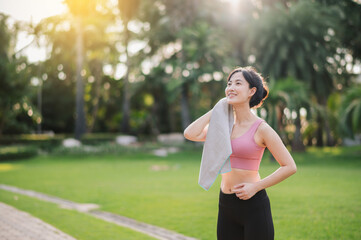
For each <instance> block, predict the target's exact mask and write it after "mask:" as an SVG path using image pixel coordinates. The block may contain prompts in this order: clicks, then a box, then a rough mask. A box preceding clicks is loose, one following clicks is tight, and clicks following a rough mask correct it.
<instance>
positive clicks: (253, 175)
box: [221, 168, 261, 194]
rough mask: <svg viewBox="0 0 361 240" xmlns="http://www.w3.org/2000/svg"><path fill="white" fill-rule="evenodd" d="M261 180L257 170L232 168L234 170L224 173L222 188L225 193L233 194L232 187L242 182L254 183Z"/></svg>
mask: <svg viewBox="0 0 361 240" xmlns="http://www.w3.org/2000/svg"><path fill="white" fill-rule="evenodd" d="M260 180H261V177H260V175H259V173H258V171H256V170H244V169H237V168H232V171H230V172H228V173H223V174H222V183H221V190H222V192H223V193H226V194H232V193H233V192H232V189H233V188H234V186H235V185H237V184H240V183H254V182H258V181H260Z"/></svg>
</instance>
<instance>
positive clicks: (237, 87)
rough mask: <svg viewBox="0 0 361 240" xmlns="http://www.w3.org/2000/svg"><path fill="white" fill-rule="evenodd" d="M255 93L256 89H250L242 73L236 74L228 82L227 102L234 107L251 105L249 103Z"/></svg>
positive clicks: (226, 90)
mask: <svg viewBox="0 0 361 240" xmlns="http://www.w3.org/2000/svg"><path fill="white" fill-rule="evenodd" d="M255 92H256V88H255V87H253V88H251V89H250V88H249V83H248V82H247V80H246V79H244V77H243V74H242V72H236V73H234V74H233V75H232V76H231V78H230V79H229V81H228V82H227V87H226V89H225V93H226V97H227V102H228V104H232V105H235V104H236V105H238V104H248V105H249V101H250V99H251V97H252V96H253V94H254V93H255Z"/></svg>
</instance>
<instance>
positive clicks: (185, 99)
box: [181, 83, 191, 130]
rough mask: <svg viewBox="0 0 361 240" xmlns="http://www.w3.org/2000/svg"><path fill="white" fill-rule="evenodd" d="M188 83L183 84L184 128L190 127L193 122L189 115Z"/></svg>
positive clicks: (182, 109) (182, 112) (182, 107)
mask: <svg viewBox="0 0 361 240" xmlns="http://www.w3.org/2000/svg"><path fill="white" fill-rule="evenodd" d="M188 92H189V89H188V84H187V83H183V84H182V94H181V116H182V127H183V130H184V129H186V128H187V127H188V125H189V124H190V123H191V121H190V117H189V104H188Z"/></svg>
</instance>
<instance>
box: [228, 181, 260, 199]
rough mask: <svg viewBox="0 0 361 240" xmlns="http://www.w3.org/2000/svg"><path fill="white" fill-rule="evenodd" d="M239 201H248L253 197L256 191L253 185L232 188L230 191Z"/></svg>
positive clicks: (245, 184) (238, 185) (241, 184)
mask: <svg viewBox="0 0 361 240" xmlns="http://www.w3.org/2000/svg"><path fill="white" fill-rule="evenodd" d="M231 191H232V192H234V193H235V194H236V196H237V197H238V198H239V199H242V200H248V199H250V198H251V197H253V196H254V195H255V194H256V193H257V192H258V191H259V189H258V187H257V185H256V184H255V183H240V184H237V185H235V186H234V188H233V189H232V190H231Z"/></svg>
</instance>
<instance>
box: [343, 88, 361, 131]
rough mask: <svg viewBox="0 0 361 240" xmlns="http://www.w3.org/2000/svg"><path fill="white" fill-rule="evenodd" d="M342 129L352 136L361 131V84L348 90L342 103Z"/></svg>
mask: <svg viewBox="0 0 361 240" xmlns="http://www.w3.org/2000/svg"><path fill="white" fill-rule="evenodd" d="M340 116H342V117H341V129H342V130H343V132H344V133H345V135H347V136H350V137H352V138H354V137H355V133H361V121H360V119H361V86H360V85H358V86H355V87H352V88H350V89H348V90H347V92H346V94H345V95H344V96H343V99H342V103H341V114H340Z"/></svg>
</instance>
